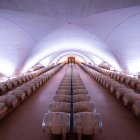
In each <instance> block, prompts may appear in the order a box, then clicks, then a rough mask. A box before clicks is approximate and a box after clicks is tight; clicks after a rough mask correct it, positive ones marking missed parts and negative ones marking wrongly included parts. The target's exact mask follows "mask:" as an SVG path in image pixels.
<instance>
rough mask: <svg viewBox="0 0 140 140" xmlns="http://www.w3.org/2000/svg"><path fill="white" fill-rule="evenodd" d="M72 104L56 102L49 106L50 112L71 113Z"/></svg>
mask: <svg viewBox="0 0 140 140" xmlns="http://www.w3.org/2000/svg"><path fill="white" fill-rule="evenodd" d="M70 111H71V110H70V103H66V102H54V103H51V104H49V112H66V113H70Z"/></svg>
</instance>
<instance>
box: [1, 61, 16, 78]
mask: <svg viewBox="0 0 140 140" xmlns="http://www.w3.org/2000/svg"><path fill="white" fill-rule="evenodd" d="M14 71H15V65H14V64H13V63H12V62H9V61H8V60H6V59H5V58H4V59H2V58H1V60H0V72H1V73H3V74H6V75H7V76H10V75H12V74H13V73H14Z"/></svg>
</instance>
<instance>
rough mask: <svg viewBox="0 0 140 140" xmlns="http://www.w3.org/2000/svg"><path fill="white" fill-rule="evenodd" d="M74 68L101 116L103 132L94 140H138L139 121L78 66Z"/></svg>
mask: <svg viewBox="0 0 140 140" xmlns="http://www.w3.org/2000/svg"><path fill="white" fill-rule="evenodd" d="M76 67H77V69H78V71H79V73H80V77H81V79H82V80H83V82H84V84H85V87H86V88H87V90H88V92H89V96H91V98H92V99H91V100H92V101H93V102H94V103H95V107H96V109H97V112H99V113H101V116H102V121H103V132H102V133H100V134H99V135H97V136H95V140H140V119H139V118H138V117H136V116H134V114H133V113H132V112H131V111H129V110H127V109H126V108H125V107H124V106H123V104H122V103H120V102H119V101H117V100H116V99H115V98H114V97H113V96H112V95H110V94H109V93H108V92H107V91H106V90H105V89H104V88H103V87H101V86H100V85H99V84H98V83H97V82H96V81H95V80H94V79H93V78H92V77H90V76H89V75H88V74H87V73H86V72H85V71H83V70H82V69H81V68H80V67H79V66H76Z"/></svg>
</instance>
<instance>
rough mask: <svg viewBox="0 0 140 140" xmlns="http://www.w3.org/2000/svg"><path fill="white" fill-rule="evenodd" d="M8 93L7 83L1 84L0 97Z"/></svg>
mask: <svg viewBox="0 0 140 140" xmlns="http://www.w3.org/2000/svg"><path fill="white" fill-rule="evenodd" d="M6 91H8V88H7V86H6V83H0V95H2V94H4V93H5V92H6Z"/></svg>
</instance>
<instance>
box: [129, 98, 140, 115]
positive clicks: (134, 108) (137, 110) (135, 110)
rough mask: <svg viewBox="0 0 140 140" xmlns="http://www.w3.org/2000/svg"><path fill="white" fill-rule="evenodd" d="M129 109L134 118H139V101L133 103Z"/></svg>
mask: <svg viewBox="0 0 140 140" xmlns="http://www.w3.org/2000/svg"><path fill="white" fill-rule="evenodd" d="M131 109H132V111H133V112H134V114H135V115H136V116H140V100H138V101H135V102H134V103H133V105H132V108H131Z"/></svg>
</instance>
